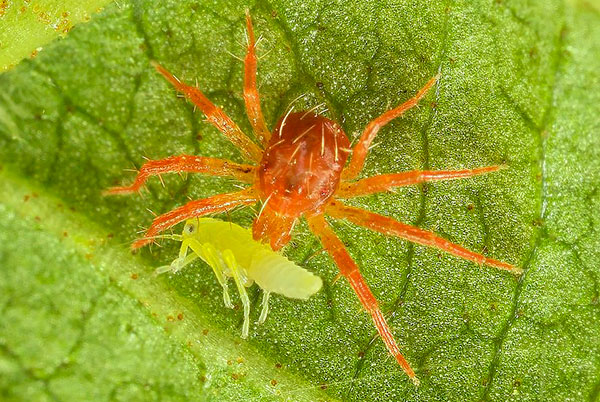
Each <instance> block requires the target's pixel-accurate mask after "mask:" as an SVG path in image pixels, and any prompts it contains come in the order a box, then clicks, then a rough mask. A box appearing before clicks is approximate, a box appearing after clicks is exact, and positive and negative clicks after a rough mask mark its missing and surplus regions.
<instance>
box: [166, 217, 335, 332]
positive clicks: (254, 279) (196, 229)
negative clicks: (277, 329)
mask: <svg viewBox="0 0 600 402" xmlns="http://www.w3.org/2000/svg"><path fill="white" fill-rule="evenodd" d="M159 237H161V238H169V239H173V240H177V241H181V249H180V250H179V257H177V258H176V259H175V260H173V262H172V263H171V264H170V265H165V266H162V267H159V268H157V269H156V271H155V274H157V275H158V274H162V273H164V272H173V273H174V272H178V271H179V270H181V269H182V268H184V267H185V266H187V265H189V264H190V263H191V262H193V261H195V260H196V259H197V258H200V259H201V260H202V261H204V262H206V263H207V264H208V265H209V266H210V267H211V268H212V270H213V272H214V273H215V276H216V277H217V280H218V281H219V283H220V284H221V286H222V287H223V301H224V303H225V306H226V307H229V308H233V304H232V303H231V299H230V298H229V292H228V281H229V278H233V280H234V282H235V285H236V287H237V289H238V292H239V293H240V299H241V300H242V304H243V306H244V324H243V327H242V338H247V337H248V332H249V328H250V300H249V299H248V293H246V288H247V287H250V286H252V284H254V283H256V284H257V285H258V286H259V287H260V288H261V289H262V290H263V299H262V310H261V313H260V317H259V319H258V323H259V324H262V323H264V322H265V320H266V319H267V313H268V312H269V296H270V295H271V293H277V294H280V295H283V296H285V297H289V298H292V299H301V300H306V299H308V298H309V297H310V296H312V295H314V294H315V293H317V292H318V291H319V289H321V286H322V284H323V282H322V281H321V278H319V277H318V276H316V275H315V274H313V273H311V272H309V271H307V270H306V269H304V268H301V267H299V266H298V265H296V264H295V263H293V262H292V261H290V260H288V259H287V258H286V257H284V256H283V255H281V254H280V253H278V252H275V251H273V250H272V249H271V248H270V247H269V246H268V245H266V244H263V243H260V242H258V241H256V240H254V239H253V238H252V233H251V231H250V230H248V229H245V228H243V227H241V226H239V225H236V224H235V223H231V222H224V221H220V220H218V219H213V218H192V219H188V220H187V221H186V222H185V226H184V227H183V233H182V234H181V235H163V236H159ZM189 250H191V251H192V252H191V253H189V254H188V251H189Z"/></svg>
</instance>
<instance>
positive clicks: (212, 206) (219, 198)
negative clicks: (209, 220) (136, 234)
mask: <svg viewBox="0 0 600 402" xmlns="http://www.w3.org/2000/svg"><path fill="white" fill-rule="evenodd" d="M257 201H258V198H257V195H256V193H255V191H254V188H253V187H248V188H246V189H245V190H242V191H238V192H235V193H227V194H218V195H215V196H212V197H208V198H203V199H201V200H195V201H190V202H188V203H187V204H185V205H183V206H181V207H179V208H176V209H174V210H172V211H169V212H167V213H166V214H162V215H160V216H157V217H156V218H154V220H153V221H152V225H151V226H150V228H149V229H148V230H147V231H146V234H145V236H144V237H143V238H141V239H139V240H137V241H135V242H134V243H133V244H132V245H131V248H132V249H136V248H140V247H142V246H145V245H146V244H148V243H152V241H153V238H154V236H156V235H157V234H158V233H160V232H162V231H163V230H166V229H168V228H170V227H171V226H174V225H176V224H178V223H179V222H181V221H184V220H186V219H190V218H193V217H195V216H204V215H208V214H214V213H218V212H224V211H227V210H229V209H232V208H235V207H237V206H239V205H252V204H254V203H256V202H257Z"/></svg>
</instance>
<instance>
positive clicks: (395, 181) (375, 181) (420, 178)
mask: <svg viewBox="0 0 600 402" xmlns="http://www.w3.org/2000/svg"><path fill="white" fill-rule="evenodd" d="M505 167H506V166H505V165H498V166H486V167H481V168H477V169H463V170H413V171H411V172H402V173H392V174H382V175H379V176H373V177H367V178H366V179H362V180H358V181H355V182H342V183H340V188H339V189H338V191H337V192H336V193H335V197H336V198H352V197H359V196H362V195H368V194H373V193H379V192H382V191H386V190H389V189H391V188H394V187H402V186H410V185H413V184H418V183H423V182H426V181H438V180H457V179H464V178H467V177H472V176H477V175H481V174H485V173H490V172H495V171H497V170H500V169H504V168H505Z"/></svg>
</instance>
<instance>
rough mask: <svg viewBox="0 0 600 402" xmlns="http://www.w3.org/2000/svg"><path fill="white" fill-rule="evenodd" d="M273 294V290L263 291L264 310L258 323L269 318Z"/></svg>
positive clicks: (262, 304)
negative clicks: (270, 300) (270, 297)
mask: <svg viewBox="0 0 600 402" xmlns="http://www.w3.org/2000/svg"><path fill="white" fill-rule="evenodd" d="M270 295H271V292H267V291H266V290H265V291H263V298H262V303H261V306H262V310H261V311H260V317H258V323H259V324H262V323H264V322H265V320H266V319H267V314H268V313H269V296H270Z"/></svg>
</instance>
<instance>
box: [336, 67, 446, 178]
mask: <svg viewBox="0 0 600 402" xmlns="http://www.w3.org/2000/svg"><path fill="white" fill-rule="evenodd" d="M439 78H440V75H439V74H438V75H436V76H435V77H433V78H432V79H430V80H429V81H428V82H427V84H425V86H424V87H423V88H421V89H420V90H419V92H417V94H416V95H415V96H414V97H412V98H411V99H409V100H407V101H406V102H404V103H403V104H401V105H400V106H398V107H396V108H394V109H392V110H388V111H387V112H385V113H384V114H382V115H381V116H379V117H377V118H376V119H374V120H372V121H371V122H370V123H369V124H367V127H366V128H365V131H363V133H362V135H361V136H360V139H359V140H358V142H357V143H356V145H355V146H354V148H353V149H352V159H351V160H350V163H349V164H348V166H346V168H345V169H344V170H343V171H342V179H344V180H352V179H354V178H355V177H356V176H358V174H359V173H360V171H361V170H362V168H363V165H364V164H365V159H366V158H367V154H368V153H369V147H370V146H371V142H373V139H374V138H375V136H376V135H377V132H378V131H379V129H380V128H381V127H383V126H385V125H386V124H388V123H389V122H390V121H392V120H394V119H395V118H396V117H400V116H402V114H403V113H404V112H406V111H407V110H408V109H410V108H412V107H413V106H416V104H417V103H419V101H420V100H421V99H422V98H423V97H424V96H425V94H427V92H428V91H429V90H430V89H431V87H433V85H434V84H435V83H436V81H437V80H438V79H439Z"/></svg>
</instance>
